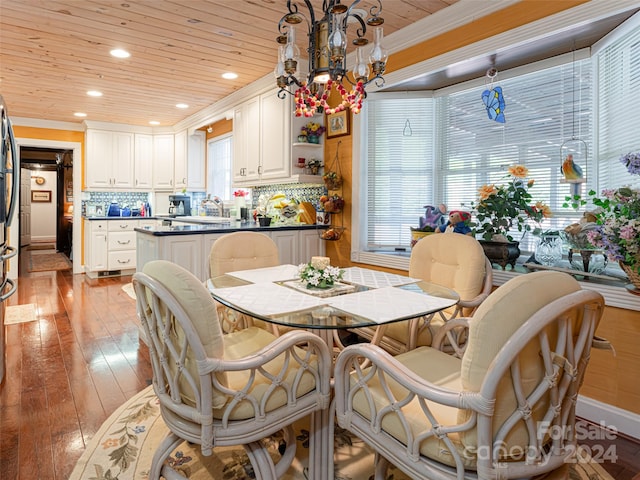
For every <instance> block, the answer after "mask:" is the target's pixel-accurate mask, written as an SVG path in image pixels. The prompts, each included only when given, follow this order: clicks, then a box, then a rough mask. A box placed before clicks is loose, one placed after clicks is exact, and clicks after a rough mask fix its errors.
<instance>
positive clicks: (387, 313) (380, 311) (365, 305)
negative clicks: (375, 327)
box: [327, 287, 456, 323]
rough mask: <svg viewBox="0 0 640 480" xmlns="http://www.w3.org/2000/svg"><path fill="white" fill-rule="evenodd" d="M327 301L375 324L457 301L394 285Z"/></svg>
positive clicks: (453, 303)
mask: <svg viewBox="0 0 640 480" xmlns="http://www.w3.org/2000/svg"><path fill="white" fill-rule="evenodd" d="M327 301H328V302H329V305H331V306H332V307H334V308H338V309H340V310H342V311H344V312H347V313H350V314H353V315H360V316H361V317H365V318H368V319H370V320H372V321H374V322H376V323H385V322H388V321H391V320H396V319H398V318H406V317H418V316H420V315H425V314H427V313H430V312H433V311H437V310H440V309H443V308H447V307H450V306H451V305H455V303H456V300H451V299H448V298H440V297H433V296H431V295H427V294H423V293H416V292H409V291H407V290H403V289H401V288H396V287H383V288H376V289H373V290H366V291H364V292H358V293H352V294H351V295H341V296H339V297H332V298H328V299H327Z"/></svg>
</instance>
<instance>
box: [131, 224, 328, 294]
mask: <svg viewBox="0 0 640 480" xmlns="http://www.w3.org/2000/svg"><path fill="white" fill-rule="evenodd" d="M265 233H267V235H268V236H269V237H271V238H272V239H273V241H274V242H275V243H276V245H277V246H278V251H279V252H280V263H283V264H284V263H289V264H292V265H298V264H300V263H306V262H308V261H310V260H311V257H313V256H324V253H325V248H324V241H322V240H321V239H320V237H319V236H318V232H317V231H316V230H315V229H313V230H281V231H278V230H277V229H274V230H272V231H269V232H265ZM223 235H226V234H225V233H207V234H194V235H152V234H148V233H141V232H137V233H136V252H137V260H136V265H137V269H138V271H140V270H142V268H143V267H144V265H145V264H146V263H147V262H150V261H152V260H169V261H170V262H174V263H177V264H178V265H180V266H182V267H184V268H186V269H187V270H189V271H190V272H191V273H193V274H194V275H195V276H196V277H198V279H200V280H201V281H203V282H204V281H205V280H207V279H208V278H209V252H211V246H212V245H213V243H214V242H215V241H216V240H217V239H218V238H220V237H221V236H223Z"/></svg>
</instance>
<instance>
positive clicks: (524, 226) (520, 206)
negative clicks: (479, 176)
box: [470, 165, 552, 268]
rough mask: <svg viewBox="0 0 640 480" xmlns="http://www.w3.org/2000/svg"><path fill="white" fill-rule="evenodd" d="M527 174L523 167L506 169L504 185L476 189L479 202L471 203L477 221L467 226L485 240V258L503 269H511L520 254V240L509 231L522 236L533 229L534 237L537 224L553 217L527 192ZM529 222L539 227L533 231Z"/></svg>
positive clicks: (489, 185)
mask: <svg viewBox="0 0 640 480" xmlns="http://www.w3.org/2000/svg"><path fill="white" fill-rule="evenodd" d="M528 174H529V170H528V169H527V168H526V167H525V166H523V165H514V166H511V167H509V169H508V173H507V175H505V177H504V180H505V183H503V184H500V185H496V184H488V185H483V186H482V187H480V189H479V190H478V201H477V202H472V203H471V207H472V209H473V213H474V214H475V218H476V221H475V222H471V224H470V225H471V227H472V230H473V234H474V235H476V236H480V240H481V241H484V245H483V247H484V248H485V253H486V254H487V257H489V259H490V260H492V261H494V260H495V263H498V264H499V265H500V266H502V268H505V266H506V265H507V264H510V265H511V266H512V267H513V266H514V265H515V261H516V259H517V258H518V256H519V255H520V249H519V248H518V244H519V241H515V240H514V238H513V237H512V236H511V234H510V231H511V230H513V229H514V228H517V230H518V231H519V232H522V234H523V235H524V234H525V233H526V232H529V231H532V230H533V233H534V234H537V233H539V232H540V226H539V224H540V222H542V220H544V219H545V218H549V217H551V216H552V213H551V210H550V209H549V207H548V206H547V205H545V204H544V203H543V202H540V201H538V202H534V201H533V199H532V196H531V193H529V189H530V188H531V187H532V186H533V185H534V183H535V181H534V180H533V179H529V180H527V176H528ZM531 222H533V223H536V224H538V225H537V226H536V227H535V228H532V227H531ZM481 243H482V242H481ZM495 244H498V245H495Z"/></svg>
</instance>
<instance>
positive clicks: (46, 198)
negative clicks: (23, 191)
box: [31, 190, 51, 202]
mask: <svg viewBox="0 0 640 480" xmlns="http://www.w3.org/2000/svg"><path fill="white" fill-rule="evenodd" d="M31 201H32V202H51V190H31Z"/></svg>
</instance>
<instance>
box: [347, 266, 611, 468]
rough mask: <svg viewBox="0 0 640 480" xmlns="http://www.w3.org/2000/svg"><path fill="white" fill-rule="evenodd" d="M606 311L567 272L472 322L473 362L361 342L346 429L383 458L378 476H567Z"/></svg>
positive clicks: (504, 294) (523, 282) (511, 286)
mask: <svg viewBox="0 0 640 480" xmlns="http://www.w3.org/2000/svg"><path fill="white" fill-rule="evenodd" d="M603 309H604V299H603V297H602V295H600V294H599V293H597V292H594V291H590V290H582V289H581V288H580V285H579V283H578V282H577V281H576V280H575V279H574V278H572V277H571V276H569V275H567V274H565V273H560V272H551V271H545V272H537V273H530V274H526V275H520V276H518V277H515V278H513V279H511V280H509V281H508V282H506V283H505V284H504V285H503V286H501V287H499V288H498V289H497V290H496V291H494V292H493V293H492V294H491V295H490V296H489V298H488V299H487V300H486V301H485V302H483V303H482V305H481V306H480V307H479V308H478V310H477V311H476V312H475V314H474V316H473V317H472V318H471V319H469V321H468V328H469V331H468V336H469V340H468V344H467V348H466V350H465V351H464V353H463V355H462V357H461V358H458V357H457V356H455V355H449V354H447V353H444V352H442V351H440V350H438V349H437V348H435V347H438V346H439V345H438V344H437V342H436V344H435V345H434V347H419V348H416V349H414V350H411V351H409V352H406V353H402V354H400V355H397V356H395V357H393V356H391V355H390V354H389V353H388V352H386V351H384V350H383V349H381V348H380V347H378V346H376V345H372V344H358V345H352V346H349V347H347V348H345V349H344V350H343V351H342V352H341V353H340V354H339V355H338V357H337V360H336V366H335V402H336V418H337V423H338V425H340V426H341V427H343V428H345V429H347V430H350V431H352V432H353V433H354V434H355V435H357V436H358V437H359V438H361V439H362V440H363V441H364V442H365V443H366V444H367V445H369V446H371V447H372V448H373V449H374V450H375V452H376V453H377V454H378V455H377V459H378V460H377V463H376V471H375V479H376V480H383V479H386V478H387V476H386V471H387V468H388V466H389V464H393V465H395V466H396V467H397V468H399V469H400V470H402V471H403V472H405V473H406V474H407V475H409V476H410V477H411V478H413V479H425V480H426V479H429V480H445V479H446V480H451V479H457V480H462V479H474V480H477V479H480V480H494V479H511V478H518V479H528V478H541V477H542V476H544V475H546V474H552V473H553V475H554V477H553V478H566V475H567V462H569V461H572V459H573V458H574V456H575V454H576V437H575V428H574V427H575V402H576V398H577V395H578V390H579V388H580V385H581V384H582V380H583V376H584V373H585V369H586V367H587V363H588V361H589V355H590V349H591V346H592V341H593V338H594V332H595V330H596V328H597V326H598V323H599V321H600V318H601V315H602V312H603ZM464 321H465V319H457V320H456V323H461V322H464ZM447 325H448V324H445V328H446V327H447ZM442 338H443V337H442V336H439V338H438V340H441V339H442ZM365 360H368V362H365ZM363 364H364V365H370V366H369V367H368V368H363V367H362V365H363ZM545 478H549V477H545Z"/></svg>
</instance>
